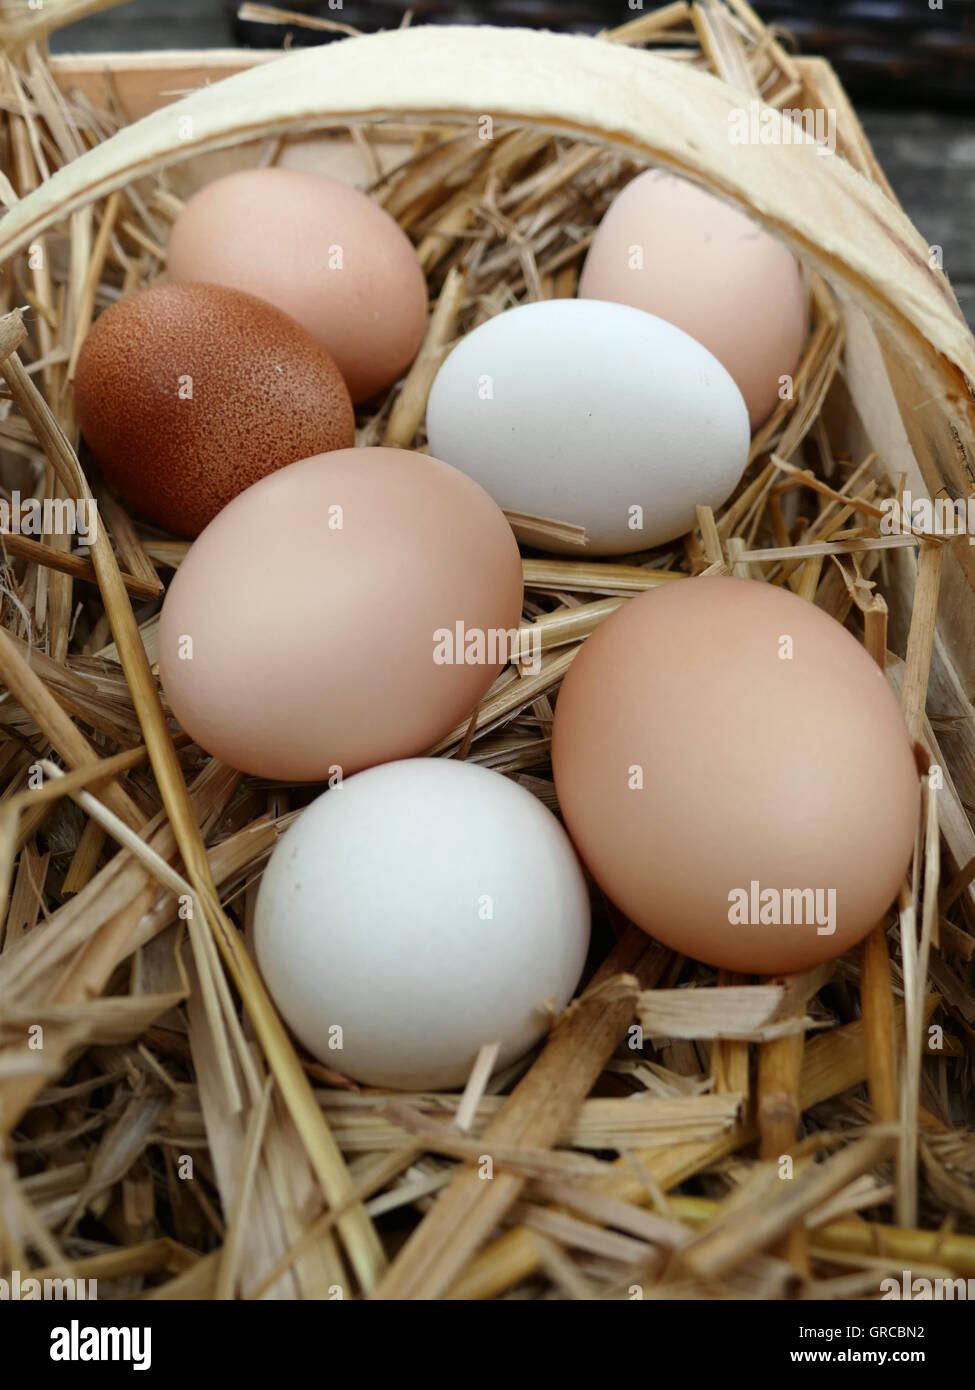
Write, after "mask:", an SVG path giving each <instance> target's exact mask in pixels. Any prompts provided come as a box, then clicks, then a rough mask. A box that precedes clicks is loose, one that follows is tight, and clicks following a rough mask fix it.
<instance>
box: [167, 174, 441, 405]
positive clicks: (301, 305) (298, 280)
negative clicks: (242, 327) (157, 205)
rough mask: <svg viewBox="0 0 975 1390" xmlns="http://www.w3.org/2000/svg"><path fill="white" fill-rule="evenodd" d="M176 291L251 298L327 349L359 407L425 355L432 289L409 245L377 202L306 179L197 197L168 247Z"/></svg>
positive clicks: (209, 187)
mask: <svg viewBox="0 0 975 1390" xmlns="http://www.w3.org/2000/svg"><path fill="white" fill-rule="evenodd" d="M167 264H168V270H169V274H170V277H171V278H172V279H173V280H210V281H213V282H214V283H215V284H219V285H230V286H232V287H233V288H235V289H239V290H247V291H248V292H249V293H250V294H256V295H260V297H261V298H262V299H267V300H269V301H270V302H271V303H272V304H276V305H277V306H278V308H279V309H283V310H284V312H285V313H287V314H290V315H292V317H293V318H296V319H297V320H298V322H299V323H300V324H301V325H302V326H303V327H304V328H306V329H307V330H308V332H309V333H311V334H312V336H313V337H314V338H317V339H318V341H319V342H320V343H321V344H322V346H323V347H325V348H327V349H328V351H329V352H330V353H331V354H332V356H333V357H334V358H335V360H336V362H337V363H338V365H339V369H340V371H341V373H342V375H343V377H344V378H345V380H346V382H347V384H348V387H349V390H350V391H351V393H352V399H353V400H354V401H361V400H365V399H367V398H368V397H369V396H372V395H373V394H374V393H375V392H376V391H378V390H379V389H380V388H381V387H384V386H388V385H390V383H391V382H393V381H395V380H396V379H397V378H398V377H399V376H400V375H401V374H402V373H403V372H404V371H405V370H406V368H407V367H408V366H409V365H410V363H411V362H412V361H413V358H414V357H415V356H416V354H417V351H418V349H419V346H420V343H421V341H422V338H423V332H424V329H425V327H426V313H427V286H426V280H425V278H424V275H423V271H422V269H421V268H420V263H419V261H418V260H417V258H416V253H415V251H414V250H413V246H412V244H411V243H410V240H409V238H408V237H407V236H406V234H405V233H404V232H403V231H402V229H401V228H400V226H399V225H398V224H397V223H396V222H395V221H394V220H393V218H391V217H390V216H389V214H388V213H387V212H385V211H384V210H383V209H382V208H381V207H380V206H379V204H378V203H376V202H374V201H373V200H372V199H371V198H368V197H366V195H365V194H363V193H360V192H359V191H358V189H355V188H352V187H350V186H349V185H348V184H344V183H340V182H338V181H337V180H336V179H331V178H327V177H325V176H324V175H322V174H315V173H311V172H308V171H306V170H300V169H278V168H265V169H242V170H240V171H238V172H237V173H234V174H227V175H225V176H224V177H223V178H220V179H215V180H214V181H213V182H212V183H209V184H206V185H205V186H204V187H203V188H201V189H200V190H199V191H198V192H197V193H195V194H194V195H193V197H192V198H190V200H189V202H188V203H187V204H186V206H185V208H184V209H183V210H182V211H181V212H180V214H179V216H178V217H177V219H176V221H175V223H174V224H173V228H172V231H171V233H170V237H169V247H168V263H167Z"/></svg>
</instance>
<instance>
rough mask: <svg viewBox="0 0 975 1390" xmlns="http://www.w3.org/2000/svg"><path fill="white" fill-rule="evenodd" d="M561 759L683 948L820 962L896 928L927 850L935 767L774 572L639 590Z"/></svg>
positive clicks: (613, 857)
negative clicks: (920, 762)
mask: <svg viewBox="0 0 975 1390" xmlns="http://www.w3.org/2000/svg"><path fill="white" fill-rule="evenodd" d="M552 764H553V767H554V770H555V785H556V789H557V791H558V797H559V804H560V806H561V809H562V812H563V815H564V816H565V822H566V826H567V828H568V830H569V833H570V834H571V836H572V839H573V840H574V842H575V846H576V848H577V850H578V851H579V853H580V855H581V856H582V858H583V860H584V861H585V863H586V864H587V866H588V867H589V869H590V870H591V872H592V874H593V876H594V877H595V879H596V880H597V882H598V883H599V884H600V886H601V887H602V888H603V890H604V891H605V892H606V894H607V896H608V897H609V898H611V899H612V901H613V902H614V903H616V904H617V906H618V907H620V908H622V910H623V911H624V912H625V913H626V914H627V915H628V916H629V917H630V918H631V919H632V920H633V921H634V922H636V923H637V925H638V926H641V927H642V928H643V929H644V930H645V931H647V932H649V933H650V934H651V935H653V936H655V937H657V938H658V939H659V940H660V941H662V942H664V943H665V944H666V945H668V946H670V947H672V948H673V949H674V950H677V951H681V952H683V953H684V954H685V955H688V956H693V957H694V958H695V959H697V960H703V961H707V962H708V963H710V964H712V965H721V966H725V967H727V968H728V969H731V970H739V971H743V972H746V973H751V972H755V973H760V974H779V973H790V972H793V971H798V970H804V969H806V968H807V967H809V966H812V965H815V964H817V963H818V962H820V961H824V960H829V959H830V958H832V957H834V956H838V955H840V954H842V952H844V951H846V950H847V949H848V948H849V947H850V946H852V945H854V944H855V943H856V942H857V941H859V940H860V939H861V938H862V937H863V936H865V935H866V933H867V932H868V931H870V930H871V928H872V927H874V926H875V925H876V924H877V923H878V922H879V921H880V920H881V919H882V918H883V915H884V913H885V912H886V910H887V909H888V907H889V906H890V904H891V902H892V901H893V899H894V897H895V895H896V893H897V890H898V887H899V885H900V884H901V882H902V881H903V878H904V874H905V872H906V870H907V867H908V864H909V862H910V859H911V853H912V849H913V845H914V832H915V825H916V820H917V811H918V801H919V785H918V775H917V769H916V767H915V763H914V756H913V752H912V749H911V744H910V740H909V738H908V734H907V728H906V726H905V724H904V720H903V717H902V715H901V712H900V707H899V706H898V704H897V700H896V699H895V697H894V695H893V693H892V692H891V689H890V687H889V685H888V684H887V681H886V679H885V678H884V676H883V674H882V672H881V671H880V668H879V667H878V666H877V665H876V664H875V663H874V662H873V661H872V660H871V658H870V657H869V656H868V654H867V652H866V651H865V650H864V648H863V647H862V646H861V644H860V643H859V642H857V640H856V639H855V638H854V637H853V636H851V634H850V633H849V632H847V631H846V630H845V629H844V628H843V627H841V626H840V624H839V623H837V622H836V621H835V620H834V619H833V618H831V617H829V616H828V615H827V614H825V613H823V612H822V610H821V609H819V608H817V607H816V606H815V605H814V604H812V603H809V602H807V601H806V600H805V599H801V598H799V597H797V596H796V595H795V594H792V593H791V592H788V591H787V590H784V589H780V588H777V587H776V586H774V585H772V584H766V583H761V582H759V581H755V580H743V579H730V578H710V579H686V580H680V581H678V582H675V583H671V584H667V585H664V586H661V587H660V588H657V589H651V590H648V591H647V592H646V593H644V594H642V595H641V596H640V597H639V598H635V599H631V600H630V601H629V602H628V603H626V604H625V605H624V606H623V607H622V608H621V609H619V611H618V612H616V613H614V614H613V615H612V617H611V618H609V619H608V621H607V622H605V623H603V625H602V626H601V627H599V628H598V629H597V630H596V632H595V633H594V634H593V636H592V637H590V638H589V639H588V640H587V642H586V644H585V646H584V647H583V649H582V651H581V652H580V654H579V656H578V657H577V658H576V660H575V662H574V663H573V665H572V666H571V668H570V670H569V673H568V675H567V676H566V678H565V680H564V681H563V683H562V689H561V691H560V693H559V696H558V703H557V705H556V709H555V723H554V729H553V739H552Z"/></svg>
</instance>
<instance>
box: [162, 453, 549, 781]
mask: <svg viewBox="0 0 975 1390" xmlns="http://www.w3.org/2000/svg"><path fill="white" fill-rule="evenodd" d="M522 591H523V585H522V569H521V557H520V555H519V553H518V546H517V544H516V543H515V538H514V536H513V535H512V532H511V528H510V527H509V525H508V523H507V521H506V520H505V517H504V513H503V512H501V511H500V510H499V508H498V507H497V506H496V505H495V504H494V502H492V501H491V499H490V497H488V495H487V493H486V492H484V491H483V490H482V489H481V488H480V487H478V485H477V483H475V482H473V481H472V480H471V479H470V478H468V477H466V476H465V475H464V474H463V473H459V472H458V471H457V469H455V468H451V467H449V466H448V465H447V464H446V463H441V462H440V461H439V459H433V458H429V457H427V456H426V455H423V454H417V453H413V452H411V451H410V450H406V449H382V448H362V449H340V450H338V451H336V452H335V453H330V454H319V455H318V456H317V457H315V458H308V459H303V460H301V461H300V462H298V463H294V464H292V465H291V467H290V468H283V469H281V470H279V471H278V472H277V473H273V474H271V476H270V477H267V478H264V479H263V480H262V481H261V482H259V483H256V484H255V485H254V487H252V488H248V490H247V491H246V492H243V493H241V495H240V496H239V497H237V498H235V500H234V501H233V502H231V503H230V505H229V506H228V507H226V508H225V509H224V510H223V511H222V512H221V513H220V515H219V516H218V517H217V518H216V519H215V520H214V521H213V522H212V523H211V524H210V525H209V526H208V527H207V529H206V531H204V533H203V535H202V536H200V538H199V540H198V541H197V542H196V543H195V544H194V545H193V546H192V547H191V548H190V551H189V554H188V555H187V557H186V559H185V560H184V561H183V563H182V565H181V566H180V568H179V570H178V572H177V574H176V577H175V579H174V580H173V582H172V584H171V586H170V589H169V593H168V594H167V596H166V601H165V603H164V605H163V610H162V617H161V620H160V626H159V643H158V653H159V669H160V673H161V675H162V681H163V685H164V687H165V690H166V694H167V696H168V698H169V701H170V704H171V706H172V709H173V712H174V713H175V715H176V717H177V719H178V720H179V721H180V723H181V724H182V726H183V728H184V729H186V730H187V732H188V733H190V734H191V735H192V737H193V738H194V739H195V740H196V741H197V742H198V743H199V744H200V746H201V747H203V748H205V749H206V750H207V752H209V753H212V754H214V755H215V756H216V757H218V758H220V759H221V760H222V761H223V762H225V763H229V764H230V766H231V767H236V768H239V769H241V771H243V772H252V773H257V774H258V775H259V776H262V777H272V778H275V779H278V780H281V781H288V782H307V781H324V780H326V779H334V778H335V777H337V776H338V775H339V774H341V775H342V776H348V775H349V774H350V773H353V772H358V771H359V770H360V769H362V768H365V767H371V766H373V765H374V764H376V763H382V762H390V761H392V760H394V759H397V758H409V757H413V756H414V755H416V754H420V753H424V752H426V750H427V749H428V748H429V747H430V746H431V745H432V744H433V743H435V742H436V741H437V740H438V739H439V738H441V737H442V736H443V735H444V734H447V733H449V732H450V730H451V729H452V728H454V727H455V726H456V725H458V724H460V723H461V722H462V721H465V720H466V719H467V718H468V717H469V716H470V714H471V712H472V710H473V709H474V707H475V706H476V705H477V703H478V701H479V700H480V698H481V696H482V695H483V694H484V692H485V691H486V690H487V688H488V686H489V685H490V684H491V682H492V681H493V680H494V678H495V676H496V675H497V674H498V672H499V670H500V669H501V667H502V666H503V665H504V664H505V661H506V660H507V655H506V654H505V653H506V650H507V649H509V648H508V643H507V642H506V641H502V639H501V637H500V636H499V634H500V633H502V632H505V633H506V632H508V631H509V630H511V629H516V628H517V626H518V623H519V619H520V616H521V604H522ZM458 625H460V632H461V634H463V638H462V640H457V639H456V634H457V633H458ZM492 633H493V634H494V636H493V638H492V636H491V634H492ZM478 634H480V645H479V643H478ZM468 639H469V640H468Z"/></svg>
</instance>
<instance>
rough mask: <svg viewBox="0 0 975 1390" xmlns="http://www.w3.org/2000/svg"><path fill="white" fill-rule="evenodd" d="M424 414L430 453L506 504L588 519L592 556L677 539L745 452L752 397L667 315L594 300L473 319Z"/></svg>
mask: <svg viewBox="0 0 975 1390" xmlns="http://www.w3.org/2000/svg"><path fill="white" fill-rule="evenodd" d="M426 424H427V434H428V436H429V440H430V447H431V449H432V451H433V452H434V453H435V454H436V455H437V456H438V457H439V458H444V459H446V460H447V462H448V463H451V464H453V465H454V466H455V467H457V468H460V469H463V471H464V472H465V473H467V474H469V475H470V477H472V478H476V479H477V481H478V482H479V483H480V484H481V485H482V487H484V488H486V489H487V491H488V492H489V493H490V494H491V496H492V497H493V498H494V500H495V501H496V502H497V503H498V505H499V506H500V507H503V508H505V509H506V510H509V511H515V512H526V513H528V514H529V515H531V516H540V517H547V518H550V519H552V520H555V521H561V522H569V523H572V524H574V525H576V526H583V527H585V530H586V533H587V540H588V546H587V553H588V554H591V555H619V554H624V553H626V552H632V551H636V550H644V549H647V548H648V547H651V546H655V545H660V544H662V543H663V542H665V541H671V540H674V539H676V538H677V537H678V536H680V535H683V534H684V533H685V532H686V531H688V530H690V528H691V527H692V526H693V525H694V523H695V507H696V506H697V505H698V504H706V505H708V506H711V507H718V506H720V505H721V503H722V502H724V501H725V499H726V498H727V497H728V496H729V495H730V494H731V492H732V491H733V490H734V488H735V486H736V484H737V483H738V482H739V480H740V478H741V476H742V473H743V472H744V469H745V465H746V463H747V460H748V448H749V431H748V418H747V413H746V410H745V405H744V402H743V400H742V398H741V392H740V391H739V390H738V388H737V386H736V385H735V383H734V382H733V381H732V379H731V377H730V376H729V375H728V373H727V372H726V371H725V369H724V368H723V367H722V366H721V363H720V362H718V361H717V360H716V359H715V358H714V357H712V356H711V355H710V353H708V352H707V351H706V350H705V349H704V348H702V347H701V346H700V344H699V343H696V342H695V341H694V340H693V338H690V337H688V335H687V334H686V333H682V332H681V331H680V329H678V328H674V327H673V326H672V325H671V324H669V323H664V321H663V320H662V319H658V318H654V317H653V316H652V315H651V314H645V313H642V312H641V311H640V310H638V309H632V308H629V307H627V306H626V305H622V304H604V303H601V302H597V301H595V300H572V299H553V300H544V301H542V302H541V303H535V304H523V305H519V306H518V307H517V308H515V309H509V310H507V311H506V312H505V313H502V314H498V315H497V316H496V317H494V318H491V319H488V320H487V321H486V322H485V323H482V324H481V325H479V327H477V328H475V329H474V331H473V332H472V333H469V334H468V335H467V337H466V338H464V339H462V340H461V342H460V343H459V344H458V346H457V347H455V348H454V350H453V351H452V352H451V353H450V355H449V356H448V357H447V359H446V361H445V362H444V363H443V364H442V366H441V367H440V370H439V371H438V373H437V376H436V378H435V380H434V383H433V386H432V388H431V391H430V397H429V400H428V403H427V416H426ZM549 548H550V549H552V550H560V551H562V552H566V553H575V554H578V553H579V550H578V548H577V547H573V546H572V545H571V544H568V543H565V544H559V543H553V544H552V545H551V546H550V547H549Z"/></svg>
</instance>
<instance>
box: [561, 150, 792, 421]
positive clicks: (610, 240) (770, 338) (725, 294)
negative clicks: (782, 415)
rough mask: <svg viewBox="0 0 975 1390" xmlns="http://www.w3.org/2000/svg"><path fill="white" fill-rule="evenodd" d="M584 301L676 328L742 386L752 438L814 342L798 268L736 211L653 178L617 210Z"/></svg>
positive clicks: (668, 178) (629, 192)
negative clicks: (625, 307)
mask: <svg viewBox="0 0 975 1390" xmlns="http://www.w3.org/2000/svg"><path fill="white" fill-rule="evenodd" d="M579 296H580V298H583V299H610V300H615V301H616V302H617V303H619V304H630V305H632V307H633V308H634V309H644V310H646V311H647V312H648V313H651V314H656V315H657V317H658V318H662V319H666V320H667V322H668V323H673V324H676V326H677V327H678V328H682V329H683V330H684V332H685V333H689V334H690V335H691V337H692V338H696V339H697V341H698V342H699V343H703V345H704V346H705V347H706V348H707V349H708V351H709V352H711V353H713V355H714V356H715V357H716V358H717V359H718V361H719V362H720V363H721V364H722V366H723V367H724V368H725V370H726V371H728V372H729V373H730V374H731V376H733V377H734V379H735V382H736V384H737V386H738V389H739V391H740V392H741V394H742V395H743V396H744V398H745V404H746V405H747V406H748V416H749V419H750V421H751V425H752V428H753V429H755V428H757V427H758V426H759V425H760V424H761V423H762V422H763V420H765V419H766V418H767V417H768V416H769V415H770V414H771V413H772V411H773V410H774V409H775V407H776V405H777V404H778V402H779V399H780V394H781V393H782V392H785V391H787V390H788V383H787V382H785V381H783V378H786V377H790V378H791V377H793V376H794V374H795V371H796V368H797V366H798V365H799V359H800V356H801V353H802V345H803V343H804V341H805V338H806V332H807V317H808V315H807V309H806V301H805V294H804V290H803V285H802V279H801V276H800V273H799V264H798V262H797V261H796V258H795V257H794V256H793V255H792V253H791V251H790V250H789V249H788V247H787V246H784V245H783V244H782V242H780V241H778V240H776V238H775V237H774V236H771V235H770V234H769V233H768V232H767V231H765V229H764V227H760V226H759V225H758V223H757V222H753V221H752V220H751V219H750V218H749V217H746V216H745V214H744V213H742V212H739V211H738V209H737V208H734V207H731V206H730V205H729V204H728V203H725V202H723V201H722V200H721V199H720V198H716V197H715V196H714V194H713V193H709V192H708V191H707V189H704V188H699V187H698V186H697V184H694V183H691V182H690V181H689V180H687V179H679V178H674V177H673V175H671V174H666V173H664V172H662V171H661V170H657V169H650V170H648V171H647V172H646V173H644V174H640V175H639V176H638V177H637V178H635V179H633V180H632V181H631V182H630V183H628V184H627V185H626V187H625V188H624V189H623V191H622V192H621V193H620V194H618V195H617V197H616V198H615V199H614V200H613V202H612V203H611V204H610V207H609V211H608V212H607V213H606V215H605V217H604V218H603V220H602V222H601V223H600V225H599V227H598V228H597V229H596V235H595V237H594V238H593V243H592V246H591V248H590V250H589V254H588V255H587V257H586V263H585V265H584V266H583V270H582V275H581V277H580V280H579Z"/></svg>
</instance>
